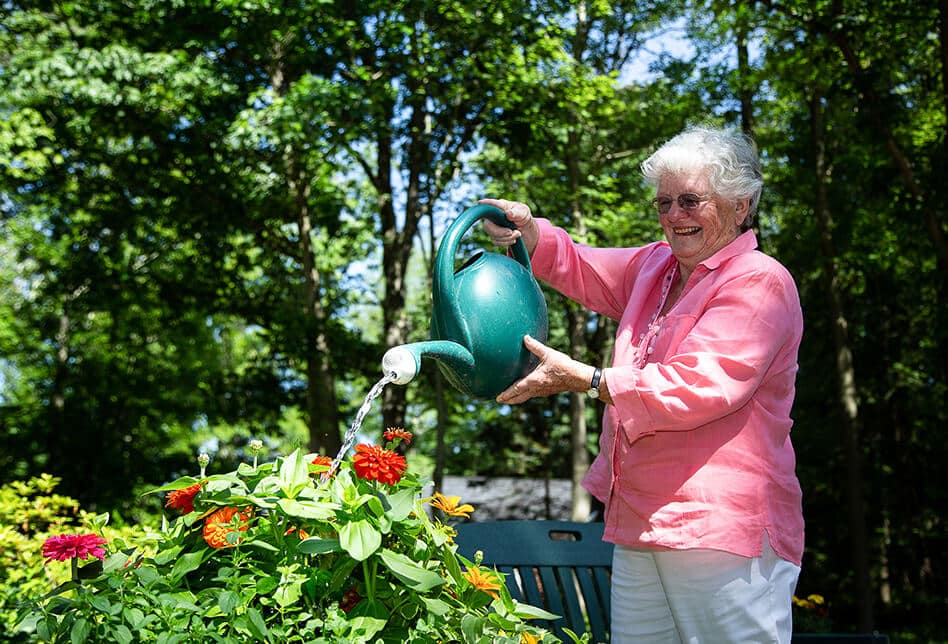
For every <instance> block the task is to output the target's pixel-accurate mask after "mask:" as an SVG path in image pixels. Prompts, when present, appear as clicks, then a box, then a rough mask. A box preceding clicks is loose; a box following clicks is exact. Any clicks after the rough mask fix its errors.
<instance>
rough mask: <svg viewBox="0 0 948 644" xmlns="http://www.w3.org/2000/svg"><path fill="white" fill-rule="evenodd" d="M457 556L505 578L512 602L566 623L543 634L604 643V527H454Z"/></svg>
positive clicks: (607, 548) (608, 549)
mask: <svg viewBox="0 0 948 644" xmlns="http://www.w3.org/2000/svg"><path fill="white" fill-rule="evenodd" d="M454 527H455V528H456V529H457V531H458V534H457V537H455V542H456V543H457V544H458V552H459V553H460V554H461V555H463V556H465V557H467V558H468V559H474V553H475V552H476V551H478V550H480V551H481V552H483V553H484V559H483V561H482V563H483V564H484V565H486V566H493V567H496V568H497V570H499V571H500V572H503V573H506V583H507V588H508V589H509V590H510V594H511V596H512V597H513V598H514V599H517V600H519V601H522V602H526V603H528V604H532V605H534V606H538V607H540V608H543V609H546V610H548V611H550V612H551V613H555V614H556V615H562V617H561V618H560V619H558V620H556V621H554V622H553V623H551V624H544V625H543V626H544V627H545V628H549V629H550V630H551V631H553V632H554V633H555V634H556V635H557V637H559V638H560V639H562V640H564V641H570V639H569V638H568V637H567V636H566V634H565V633H564V632H563V629H564V628H569V629H570V630H572V631H573V632H574V633H576V634H579V635H581V634H582V633H585V632H589V633H591V634H592V637H593V641H594V642H606V641H608V640H607V637H608V632H609V585H610V578H611V570H612V544H611V543H607V542H605V541H603V540H602V530H603V524H602V523H573V522H569V521H490V522H485V523H462V524H459V525H456V526H454Z"/></svg>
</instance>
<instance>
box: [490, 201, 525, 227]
mask: <svg viewBox="0 0 948 644" xmlns="http://www.w3.org/2000/svg"><path fill="white" fill-rule="evenodd" d="M477 203H480V204H486V205H488V206H494V207H495V208H497V209H498V210H501V211H502V212H503V213H504V215H506V217H507V219H508V220H509V221H510V223H512V224H513V225H515V226H516V227H517V228H522V227H523V226H525V225H527V224H529V223H530V220H532V219H533V215H532V214H531V212H530V206H528V205H527V204H525V203H522V202H520V201H508V200H506V199H481V200H480V201H478V202H477Z"/></svg>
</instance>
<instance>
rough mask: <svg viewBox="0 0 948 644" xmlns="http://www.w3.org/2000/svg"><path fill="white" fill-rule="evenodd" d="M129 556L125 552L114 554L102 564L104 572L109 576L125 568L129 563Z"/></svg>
mask: <svg viewBox="0 0 948 644" xmlns="http://www.w3.org/2000/svg"><path fill="white" fill-rule="evenodd" d="M128 559H129V557H128V555H127V554H125V553H124V552H114V553H112V554H111V555H109V556H108V557H106V559H105V561H104V562H103V563H102V572H104V573H106V574H108V573H111V572H115V571H116V570H121V569H122V568H124V567H125V564H126V563H128Z"/></svg>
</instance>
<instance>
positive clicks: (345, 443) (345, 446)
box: [323, 374, 395, 479]
mask: <svg viewBox="0 0 948 644" xmlns="http://www.w3.org/2000/svg"><path fill="white" fill-rule="evenodd" d="M394 379H395V375H394V374H385V375H384V376H382V379H381V380H379V381H378V382H377V383H375V385H374V386H373V387H372V388H371V389H369V393H368V394H366V396H365V401H364V402H363V403H362V406H361V407H359V411H358V413H356V417H355V420H353V421H352V425H351V426H350V427H349V429H347V430H346V435H345V437H344V438H343V440H342V447H341V448H340V449H339V453H338V454H336V458H334V459H333V461H332V466H330V468H329V471H327V472H325V473H323V478H324V479H326V478H329V477H330V476H332V474H333V472H335V471H336V468H337V467H339V464H340V463H341V462H342V460H343V459H344V458H345V457H346V454H347V453H348V452H349V449H350V448H351V447H352V444H353V443H354V442H355V439H356V434H357V433H358V432H359V429H360V428H361V427H362V421H363V420H365V416H366V414H368V413H369V409H371V408H372V401H373V400H375V399H376V398H378V397H379V396H380V395H382V390H383V389H385V385H387V384H388V383H390V382H392V381H393V380H394Z"/></svg>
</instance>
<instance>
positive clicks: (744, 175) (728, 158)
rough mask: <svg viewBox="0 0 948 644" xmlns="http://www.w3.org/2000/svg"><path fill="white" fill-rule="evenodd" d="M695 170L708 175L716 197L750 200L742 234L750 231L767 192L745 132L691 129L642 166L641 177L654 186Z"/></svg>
mask: <svg viewBox="0 0 948 644" xmlns="http://www.w3.org/2000/svg"><path fill="white" fill-rule="evenodd" d="M695 170H700V171H703V172H705V173H706V174H707V177H708V182H709V183H710V184H711V191H712V192H714V193H715V194H717V195H720V196H721V197H724V198H726V199H749V200H750V205H749V207H748V209H747V217H746V219H744V222H743V223H742V224H741V230H747V229H748V228H750V227H751V224H752V223H753V222H754V215H755V214H756V212H757V205H758V204H759V203H760V194H761V192H762V191H763V188H764V180H763V178H762V176H761V173H760V159H759V158H758V156H757V145H756V144H755V143H754V140H753V139H752V138H751V137H750V136H748V135H747V134H744V133H743V132H736V131H732V130H726V129H723V128H713V127H707V126H692V127H688V128H686V129H685V130H684V131H683V132H681V133H680V134H678V135H676V136H675V137H673V138H671V139H669V140H668V141H667V142H665V143H664V144H663V145H662V146H661V147H660V148H658V149H657V150H656V151H655V152H654V153H653V154H652V156H650V157H649V158H647V159H646V160H645V161H643V162H642V174H643V175H644V176H645V179H646V180H647V181H648V182H649V183H651V184H652V185H654V186H657V185H658V183H659V181H660V180H661V178H662V177H663V176H666V175H676V174H682V173H684V172H690V171H695Z"/></svg>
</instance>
